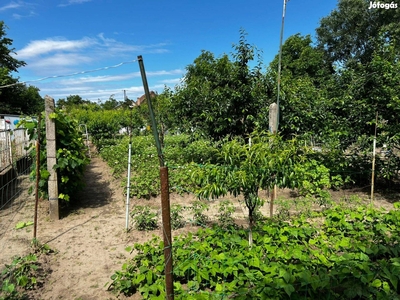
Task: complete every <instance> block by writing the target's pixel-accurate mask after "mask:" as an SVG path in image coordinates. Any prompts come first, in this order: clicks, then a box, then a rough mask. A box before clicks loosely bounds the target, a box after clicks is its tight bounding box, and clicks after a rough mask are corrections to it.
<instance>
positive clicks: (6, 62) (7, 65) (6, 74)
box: [0, 21, 44, 114]
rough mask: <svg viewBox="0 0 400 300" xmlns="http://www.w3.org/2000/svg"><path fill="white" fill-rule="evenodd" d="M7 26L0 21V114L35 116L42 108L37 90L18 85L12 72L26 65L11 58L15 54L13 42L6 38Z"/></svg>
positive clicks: (41, 101)
mask: <svg viewBox="0 0 400 300" xmlns="http://www.w3.org/2000/svg"><path fill="white" fill-rule="evenodd" d="M6 29H7V26H6V25H5V24H4V22H3V21H0V86H1V88H0V113H3V114H4V113H7V114H36V113H38V112H40V111H41V110H42V109H43V108H44V103H43V99H42V98H41V97H40V95H39V89H38V88H36V87H33V86H26V85H25V84H21V83H18V79H17V78H13V77H12V74H11V73H12V72H18V68H19V67H23V66H25V65H26V63H25V62H24V61H22V60H18V59H16V58H15V57H13V54H16V53H15V51H14V48H11V46H12V43H13V40H12V39H10V38H7V35H6Z"/></svg>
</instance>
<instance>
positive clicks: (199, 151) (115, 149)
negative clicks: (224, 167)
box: [100, 134, 215, 199]
mask: <svg viewBox="0 0 400 300" xmlns="http://www.w3.org/2000/svg"><path fill="white" fill-rule="evenodd" d="M128 147H129V137H124V138H123V139H121V141H120V142H119V143H118V144H116V145H113V146H106V147H103V148H102V150H101V151H100V155H101V156H102V157H103V159H104V160H106V161H107V163H108V164H109V165H110V166H111V168H112V169H113V173H114V176H116V177H121V176H125V175H126V172H127V166H128ZM163 152H164V158H165V162H166V164H167V165H168V166H169V181H170V191H177V192H182V191H186V190H190V189H191V186H192V180H191V176H190V174H191V172H192V165H190V164H188V162H196V163H203V162H208V161H211V159H212V158H213V153H215V147H213V146H212V143H211V142H209V141H207V140H197V141H194V142H193V143H190V140H189V136H188V135H184V134H180V135H167V136H165V140H164V150H163ZM131 170H132V174H131V186H130V195H131V196H132V197H133V196H136V197H138V198H147V199H149V198H151V197H152V196H156V195H158V194H159V193H160V179H159V178H160V174H159V160H158V156H157V149H156V147H155V145H154V138H153V137H152V136H134V137H132V149H131ZM123 185H124V186H126V178H124V179H123Z"/></svg>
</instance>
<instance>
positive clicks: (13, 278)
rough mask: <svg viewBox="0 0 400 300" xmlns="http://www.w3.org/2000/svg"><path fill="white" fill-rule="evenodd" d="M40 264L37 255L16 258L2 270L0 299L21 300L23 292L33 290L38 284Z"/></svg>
mask: <svg viewBox="0 0 400 300" xmlns="http://www.w3.org/2000/svg"><path fill="white" fill-rule="evenodd" d="M37 276H38V262H37V256H36V255H35V254H28V255H26V256H23V257H21V256H19V257H14V259H13V261H12V262H11V264H9V265H7V264H6V265H5V268H4V269H3V270H2V273H1V279H2V286H1V291H2V293H1V294H0V299H20V298H21V297H22V295H23V290H29V289H33V288H34V287H35V286H36V284H37V282H38V279H37ZM2 297H3V298H2Z"/></svg>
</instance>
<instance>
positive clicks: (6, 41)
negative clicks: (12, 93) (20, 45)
mask: <svg viewBox="0 0 400 300" xmlns="http://www.w3.org/2000/svg"><path fill="white" fill-rule="evenodd" d="M6 29H7V26H6V25H5V24H4V21H0V68H2V69H4V68H5V69H7V70H8V71H11V72H18V68H19V67H23V66H25V65H26V63H25V62H24V61H22V60H18V59H16V58H14V57H13V56H12V54H16V53H15V51H14V50H15V49H14V48H10V47H11V45H12V43H13V40H12V39H10V38H7V37H6V36H7V33H6Z"/></svg>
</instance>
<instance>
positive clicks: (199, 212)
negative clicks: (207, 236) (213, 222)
mask: <svg viewBox="0 0 400 300" xmlns="http://www.w3.org/2000/svg"><path fill="white" fill-rule="evenodd" d="M189 209H191V210H192V211H193V225H196V226H203V227H204V226H206V225H207V222H208V216H207V215H206V214H204V212H205V211H206V210H208V205H207V204H206V203H204V202H201V201H200V200H196V201H194V202H193V204H192V205H191V206H190V207H189Z"/></svg>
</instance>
